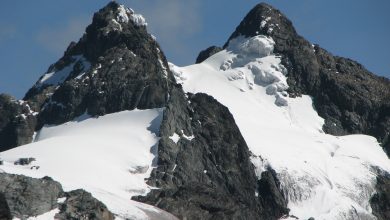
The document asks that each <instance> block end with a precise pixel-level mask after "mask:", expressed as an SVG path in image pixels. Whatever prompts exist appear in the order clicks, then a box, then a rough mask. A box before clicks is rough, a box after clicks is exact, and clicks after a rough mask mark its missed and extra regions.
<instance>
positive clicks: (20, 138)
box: [0, 94, 36, 151]
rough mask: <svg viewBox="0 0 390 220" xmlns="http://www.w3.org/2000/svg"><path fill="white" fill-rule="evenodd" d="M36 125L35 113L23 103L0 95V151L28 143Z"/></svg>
mask: <svg viewBox="0 0 390 220" xmlns="http://www.w3.org/2000/svg"><path fill="white" fill-rule="evenodd" d="M35 124H36V113H35V112H33V111H32V110H31V109H30V106H29V105H28V104H27V103H26V102H23V101H17V100H16V99H14V98H13V97H11V96H9V95H6V94H0V151H5V150H8V149H11V148H13V147H16V146H19V145H23V144H27V143H30V142H31V141H32V138H33V134H34V131H35Z"/></svg>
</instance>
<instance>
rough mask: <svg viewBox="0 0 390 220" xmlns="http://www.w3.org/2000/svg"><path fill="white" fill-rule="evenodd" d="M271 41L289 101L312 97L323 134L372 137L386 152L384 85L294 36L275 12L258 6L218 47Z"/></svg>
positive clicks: (389, 120)
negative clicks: (284, 71) (239, 40)
mask: <svg viewBox="0 0 390 220" xmlns="http://www.w3.org/2000/svg"><path fill="white" fill-rule="evenodd" d="M258 34H262V35H266V36H270V37H272V39H273V40H274V41H275V42H276V44H275V53H276V54H281V55H282V58H283V59H282V64H283V66H285V67H286V68H287V70H288V71H287V72H288V77H287V81H288V85H289V90H288V92H289V94H290V96H292V97H294V96H300V95H301V94H307V95H310V96H312V97H313V100H314V106H315V108H316V110H317V112H318V114H319V115H320V116H321V117H323V118H324V119H325V124H324V127H323V129H324V131H325V132H327V133H330V134H333V135H345V134H359V133H363V134H368V135H372V136H374V137H376V138H377V139H378V141H379V142H380V143H381V145H382V146H383V147H384V149H385V150H386V152H389V150H388V148H389V147H390V142H389V140H390V139H389V133H390V130H389V129H390V80H389V79H386V78H384V77H379V76H376V75H374V74H372V73H371V72H369V71H368V70H366V69H365V68H364V67H363V66H362V65H361V64H359V63H357V62H355V61H353V60H350V59H347V58H343V57H338V56H333V55H331V54H330V53H329V52H327V51H326V50H324V49H322V48H321V47H320V46H319V45H313V44H311V43H309V42H308V41H307V40H305V39H304V38H303V37H301V36H299V35H298V34H297V32H296V31H295V29H294V27H293V25H292V23H291V21H290V20H288V19H287V18H286V17H285V16H284V15H283V14H282V13H281V12H280V11H279V10H277V9H275V8H273V7H272V6H270V5H268V4H265V3H262V4H258V5H257V6H255V7H254V8H253V9H252V10H251V11H250V12H249V13H248V14H247V15H246V16H245V18H244V19H243V21H242V22H241V23H240V25H239V26H238V27H237V28H236V30H235V31H234V33H233V34H232V35H231V36H230V37H229V40H228V41H227V42H226V43H225V45H224V47H225V48H226V46H227V45H228V43H229V41H230V40H231V39H234V38H236V37H238V36H245V37H253V36H256V35H258Z"/></svg>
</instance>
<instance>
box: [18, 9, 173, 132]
mask: <svg viewBox="0 0 390 220" xmlns="http://www.w3.org/2000/svg"><path fill="white" fill-rule="evenodd" d="M120 12H123V13H125V14H126V18H127V19H128V21H127V19H125V18H119V16H120V15H119V14H120ZM133 13H134V12H132V11H130V10H129V9H125V8H124V7H123V6H119V5H118V4H117V3H115V2H110V3H109V4H108V5H107V6H106V7H104V8H103V9H101V10H100V11H99V12H97V13H95V15H94V17H93V22H92V24H91V25H89V26H88V27H87V29H86V33H85V34H84V36H83V37H82V38H81V39H80V41H79V42H78V43H72V44H71V45H70V46H69V47H68V49H67V50H66V52H65V54H64V56H63V57H62V58H61V59H60V60H59V61H58V62H57V63H55V64H53V65H52V66H51V67H50V68H49V70H48V71H47V73H52V72H55V73H54V75H56V76H60V75H61V73H64V72H66V71H68V72H67V74H68V75H66V78H65V79H63V82H62V81H59V83H58V82H52V81H50V80H51V79H49V80H46V81H45V78H47V76H49V75H50V74H46V75H45V76H42V77H41V79H40V80H39V81H38V82H37V83H36V84H35V86H34V87H32V88H31V89H30V90H29V91H28V92H27V94H26V96H25V98H24V100H27V101H28V102H29V103H32V104H31V106H34V108H35V110H36V111H40V114H39V116H38V128H40V127H41V126H42V125H43V124H59V123H63V122H66V121H69V120H72V119H73V118H75V117H77V116H79V115H82V114H83V113H85V112H87V113H88V114H90V115H93V116H97V115H104V114H107V113H113V112H118V111H122V110H132V109H134V108H138V109H147V108H157V107H163V106H164V105H165V104H166V101H167V98H168V91H169V87H170V84H171V82H172V81H174V79H173V76H172V74H171V73H170V71H169V69H168V64H167V61H166V58H165V56H164V54H163V53H162V52H161V51H160V49H159V45H158V43H157V42H156V41H155V40H154V39H153V38H152V37H151V35H149V34H148V33H147V30H146V28H145V26H142V25H140V24H136V23H134V22H133V21H132V19H131V16H132V15H133ZM54 78H55V77H54ZM57 78H58V77H57Z"/></svg>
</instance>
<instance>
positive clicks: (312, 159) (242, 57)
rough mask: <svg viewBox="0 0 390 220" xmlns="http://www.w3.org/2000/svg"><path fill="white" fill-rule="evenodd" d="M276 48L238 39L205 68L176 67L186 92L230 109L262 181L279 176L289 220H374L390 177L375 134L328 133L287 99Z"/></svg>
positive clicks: (305, 108)
mask: <svg viewBox="0 0 390 220" xmlns="http://www.w3.org/2000/svg"><path fill="white" fill-rule="evenodd" d="M274 45H275V43H274V42H273V41H272V39H270V38H269V37H266V36H263V35H258V36H255V37H252V38H243V37H238V38H235V39H232V40H231V41H230V42H229V45H228V46H227V47H226V49H225V50H223V51H221V52H219V53H217V54H215V55H213V56H211V57H209V58H208V59H207V60H205V61H204V62H202V63H201V64H197V65H192V66H188V67H183V68H179V67H175V66H173V68H172V69H173V71H174V72H176V74H175V75H176V76H177V77H178V80H181V81H182V83H183V88H184V90H185V91H187V92H190V93H198V92H201V93H207V94H209V95H211V96H213V97H214V98H216V99H217V100H218V101H219V102H221V103H222V104H223V105H225V106H227V107H228V108H229V110H230V111H231V113H232V114H233V116H234V118H235V120H236V123H237V125H238V127H239V128H240V131H241V132H242V135H243V137H244V139H245V141H246V143H247V144H248V147H249V150H250V151H251V152H252V153H253V154H254V157H252V162H253V164H254V165H255V167H256V170H257V177H258V178H259V179H260V178H261V176H262V175H261V172H263V171H264V170H269V169H270V168H271V169H273V170H275V172H276V177H277V179H278V180H279V181H280V183H281V190H282V192H283V196H284V197H285V199H286V200H287V201H288V207H289V208H290V209H291V210H290V214H291V215H294V216H297V217H299V218H300V219H308V218H310V217H314V218H315V219H356V218H364V219H375V217H374V216H373V215H372V214H371V208H370V202H369V200H370V198H371V196H372V194H373V193H374V191H375V184H376V174H375V171H374V168H380V169H383V170H385V171H387V172H389V171H390V161H389V160H388V158H387V156H386V154H385V153H384V152H383V150H382V148H381V147H380V145H379V144H378V143H377V141H376V140H375V139H374V138H372V137H369V136H363V135H353V136H343V137H336V136H331V135H327V134H324V132H323V131H322V127H323V123H324V120H323V119H322V118H320V117H319V116H318V115H317V113H316V112H315V110H314V109H313V107H312V100H311V98H310V97H309V96H305V95H302V97H296V98H290V97H287V93H286V92H285V90H287V87H286V86H287V84H285V83H286V76H284V75H285V74H286V73H287V72H285V69H284V67H283V66H282V62H281V57H280V56H277V55H274V54H273V53H272V48H273V47H274ZM259 48H260V49H259ZM265 48H268V50H267V49H265ZM287 76H288V75H287Z"/></svg>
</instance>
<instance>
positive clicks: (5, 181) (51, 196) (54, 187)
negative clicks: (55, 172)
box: [0, 173, 63, 219]
mask: <svg viewBox="0 0 390 220" xmlns="http://www.w3.org/2000/svg"><path fill="white" fill-rule="evenodd" d="M0 195H3V196H4V198H5V199H0V200H1V201H2V202H1V203H0V207H4V208H2V210H3V211H4V210H5V211H6V212H5V213H4V212H2V213H0V215H5V216H7V215H8V214H6V213H7V206H8V209H9V210H10V213H11V215H12V216H13V217H17V218H19V219H25V218H26V217H29V216H37V215H41V214H43V213H46V212H48V211H50V210H53V209H55V208H57V207H58V205H57V199H58V198H60V197H61V196H62V195H63V190H62V186H61V184H60V183H58V182H56V181H53V180H52V179H51V178H50V177H44V178H42V179H35V178H31V177H26V176H21V175H13V174H6V173H0Z"/></svg>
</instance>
